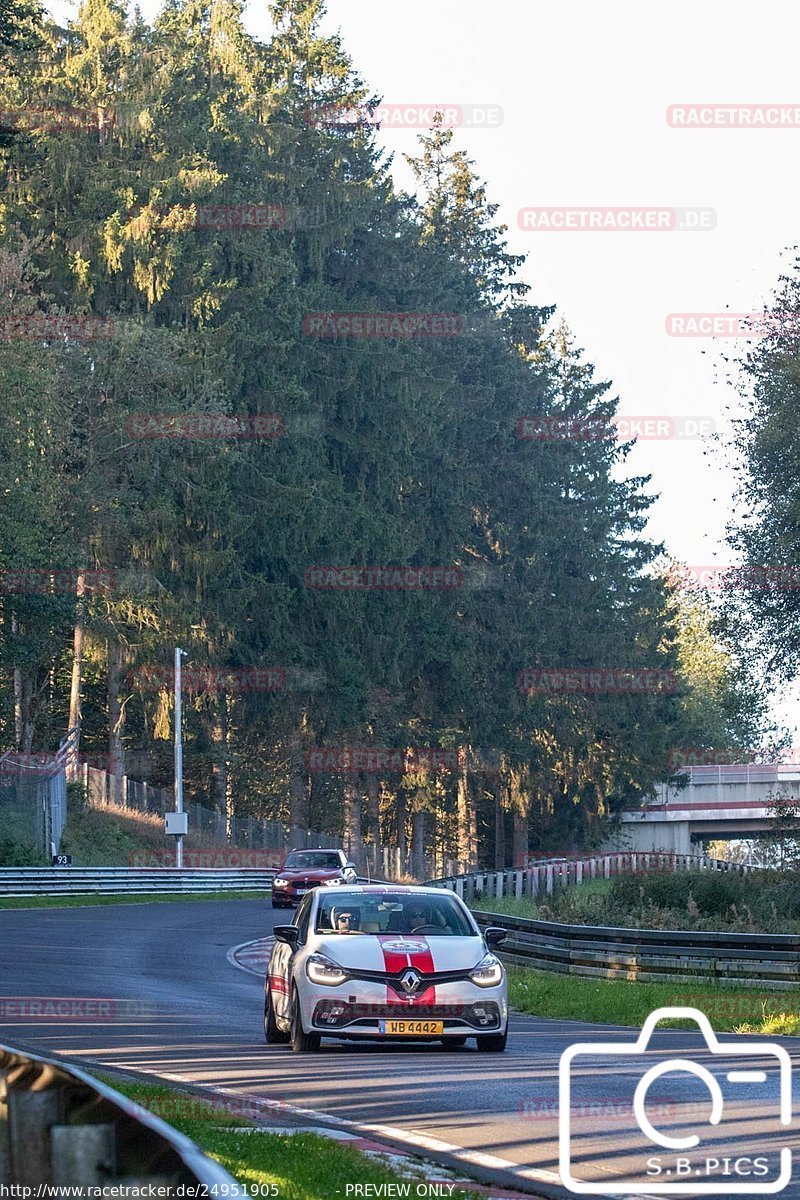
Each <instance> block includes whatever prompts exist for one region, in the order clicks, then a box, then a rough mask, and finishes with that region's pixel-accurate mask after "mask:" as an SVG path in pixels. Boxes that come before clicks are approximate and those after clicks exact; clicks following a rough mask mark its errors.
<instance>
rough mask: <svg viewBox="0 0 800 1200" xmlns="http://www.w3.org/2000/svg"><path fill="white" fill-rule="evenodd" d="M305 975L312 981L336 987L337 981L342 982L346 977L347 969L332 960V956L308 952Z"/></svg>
mask: <svg viewBox="0 0 800 1200" xmlns="http://www.w3.org/2000/svg"><path fill="white" fill-rule="evenodd" d="M306 975H307V976H308V978H309V979H310V980H311V982H312V983H324V984H326V985H327V986H328V987H336V985H337V983H344V981H345V980H346V979H347V977H348V976H347V971H345V970H344V969H343V968H342V967H340V966H339V964H338V963H336V962H334V961H333V959H332V958H327V957H326V956H325V955H324V954H310V955H309V956H308V958H307V959H306Z"/></svg>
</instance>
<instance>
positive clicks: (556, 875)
mask: <svg viewBox="0 0 800 1200" xmlns="http://www.w3.org/2000/svg"><path fill="white" fill-rule="evenodd" d="M752 869H753V868H751V867H749V866H747V865H746V864H741V863H729V862H725V861H724V860H723V859H719V858H708V857H707V856H706V855H696V854H670V853H663V854H659V853H658V852H657V851H648V852H644V851H637V852H636V853H634V852H632V851H627V852H624V853H623V852H620V853H616V854H601V855H594V856H587V857H585V858H554V859H549V860H542V861H541V862H540V863H538V864H531V865H529V866H527V867H525V868H524V870H515V869H512V870H503V871H475V872H472V873H470V874H466V875H449V876H446V877H444V878H441V879H432V880H430V882H429V884H428V886H429V887H446V888H449V889H450V890H451V891H454V892H457V893H458V895H459V896H461V897H462V899H464V900H475V899H477V898H478V897H483V896H493V897H499V896H515V897H516V898H517V899H521V898H522V897H523V896H541V895H547V896H550V895H552V893H553V889H554V888H556V887H567V886H571V885H573V884H577V883H586V882H587V881H589V880H591V879H610V878H611V877H612V876H614V875H649V874H652V873H653V872H654V871H735V872H741V871H749V870H752Z"/></svg>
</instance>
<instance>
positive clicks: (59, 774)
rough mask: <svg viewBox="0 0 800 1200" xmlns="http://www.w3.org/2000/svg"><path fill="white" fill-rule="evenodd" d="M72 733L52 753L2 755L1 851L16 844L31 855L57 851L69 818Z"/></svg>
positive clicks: (36, 855)
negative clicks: (68, 791)
mask: <svg viewBox="0 0 800 1200" xmlns="http://www.w3.org/2000/svg"><path fill="white" fill-rule="evenodd" d="M73 746H74V735H73V734H72V733H70V734H69V735H68V736H67V737H66V738H65V739H64V741H63V742H62V743H61V745H60V746H59V748H58V751H57V752H56V754H55V755H53V754H23V753H18V752H16V751H13V750H11V751H8V752H7V753H6V754H3V755H0V852H2V850H3V849H4V847H5V848H7V849H8V850H10V849H11V847H16V850H15V853H16V855H17V856H19V855H20V854H22V855H23V856H25V855H28V856H30V857H31V859H32V860H33V859H36V858H40V857H44V858H49V857H50V856H52V855H55V854H58V850H59V846H60V845H61V834H62V833H63V830H64V825H65V824H66V821H67V764H68V762H69V758H70V755H71V753H72V750H73Z"/></svg>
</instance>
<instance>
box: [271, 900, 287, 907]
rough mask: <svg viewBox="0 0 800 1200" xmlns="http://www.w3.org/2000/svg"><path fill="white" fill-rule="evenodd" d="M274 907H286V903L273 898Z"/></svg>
mask: <svg viewBox="0 0 800 1200" xmlns="http://www.w3.org/2000/svg"><path fill="white" fill-rule="evenodd" d="M272 907H273V908H286V905H285V904H284V903H283V901H282V900H273V901H272Z"/></svg>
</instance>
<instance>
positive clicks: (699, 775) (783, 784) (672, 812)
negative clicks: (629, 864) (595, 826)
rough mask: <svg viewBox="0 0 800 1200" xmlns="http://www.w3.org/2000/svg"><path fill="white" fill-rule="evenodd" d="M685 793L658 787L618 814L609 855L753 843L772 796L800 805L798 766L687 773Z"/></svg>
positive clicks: (765, 823) (765, 822) (767, 818)
mask: <svg viewBox="0 0 800 1200" xmlns="http://www.w3.org/2000/svg"><path fill="white" fill-rule="evenodd" d="M682 773H683V774H686V775H688V776H689V779H690V781H689V783H688V785H687V786H686V787H685V788H682V789H679V788H676V787H668V786H667V785H666V784H660V785H659V787H658V793H657V795H656V798H655V799H654V800H652V801H650V802H649V803H648V804H647V805H646V806H643V807H642V808H640V809H636V810H635V811H628V812H624V813H623V814H622V824H621V828H620V830H619V833H618V835H616V836H615V837H614V838H613V839H611V840H610V841H609V843H608V847H607V848H608V849H616V850H619V849H625V850H661V851H667V850H668V851H673V852H674V853H676V854H696V853H697V852H698V851H699V849H700V848H701V846H702V845H703V844H704V843H706V842H709V841H716V840H721V841H732V840H734V839H737V838H754V837H758V836H759V835H760V834H762V833H763V832H764V830H766V829H769V827H770V825H771V824H772V823H773V821H774V817H773V816H772V815H771V813H770V808H769V806H770V802H771V801H774V799H775V797H776V796H777V795H781V796H786V797H791V798H793V799H795V800H797V802H798V804H800V765H798V764H795V763H765V764H761V763H746V764H741V765H739V764H736V765H731V766H721V767H706V766H702V767H686V768H685V771H684V772H682Z"/></svg>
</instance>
